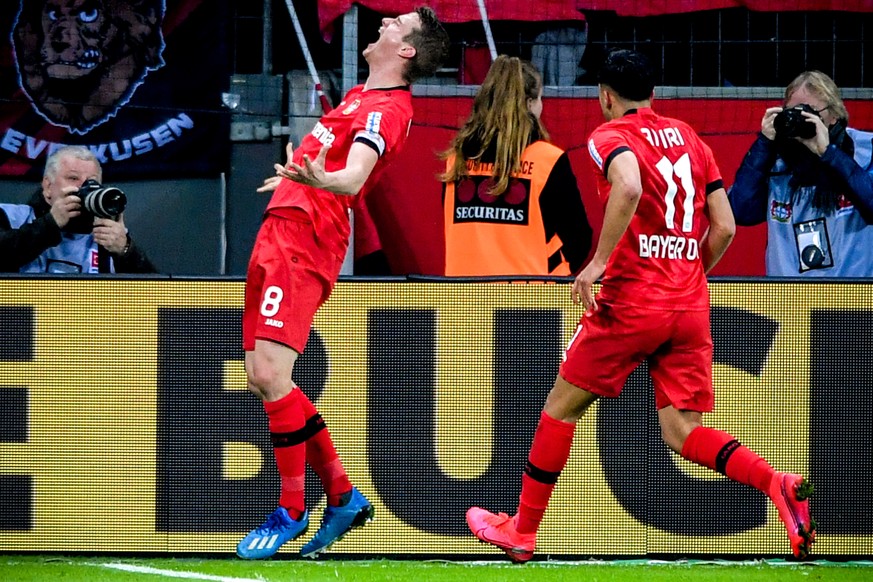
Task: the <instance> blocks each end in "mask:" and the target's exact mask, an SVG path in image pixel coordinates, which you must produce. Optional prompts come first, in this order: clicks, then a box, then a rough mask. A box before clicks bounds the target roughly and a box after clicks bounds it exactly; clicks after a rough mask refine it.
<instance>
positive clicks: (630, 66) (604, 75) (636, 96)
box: [597, 49, 655, 101]
mask: <svg viewBox="0 0 873 582" xmlns="http://www.w3.org/2000/svg"><path fill="white" fill-rule="evenodd" d="M597 82H598V83H599V84H601V85H606V86H608V87H610V88H611V89H612V90H613V91H615V92H616V93H618V94H619V96H621V97H623V98H624V99H627V100H629V101H645V100H646V99H649V98H650V97H651V96H652V91H653V90H654V89H655V71H654V69H653V67H652V64H651V62H650V61H649V58H648V57H647V56H646V55H644V54H642V53H638V52H636V51H632V50H627V49H616V50H613V51H610V52H609V54H607V55H606V59H605V60H604V61H603V65H601V67H600V70H599V71H598V73H597Z"/></svg>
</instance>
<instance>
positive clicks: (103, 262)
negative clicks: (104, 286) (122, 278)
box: [97, 245, 112, 273]
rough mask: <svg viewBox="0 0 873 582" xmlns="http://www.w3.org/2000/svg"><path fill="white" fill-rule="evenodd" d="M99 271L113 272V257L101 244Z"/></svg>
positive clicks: (98, 257)
mask: <svg viewBox="0 0 873 582" xmlns="http://www.w3.org/2000/svg"><path fill="white" fill-rule="evenodd" d="M97 272H98V273H111V272H112V257H111V256H110V255H109V251H108V250H106V248H105V247H103V246H101V245H98V246H97Z"/></svg>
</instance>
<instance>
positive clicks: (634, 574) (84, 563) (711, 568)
mask: <svg viewBox="0 0 873 582" xmlns="http://www.w3.org/2000/svg"><path fill="white" fill-rule="evenodd" d="M0 580H3V581H4V582H42V581H48V580H63V581H66V582H79V581H82V582H85V581H87V582H102V581H112V582H116V581H119V582H137V581H138V582H150V581H155V582H157V581H161V580H163V581H168V582H171V581H174V580H194V581H196V580H207V581H214V582H273V581H275V582H279V581H281V582H296V581H306V582H318V581H328V580H330V581H337V580H360V581H367V582H381V581H383V580H385V581H387V580H391V581H400V580H411V581H414V582H425V581H431V580H435V581H449V580H460V581H465V582H491V581H496V582H502V581H507V582H509V581H516V580H517V581H525V582H539V581H541V580H543V581H545V580H585V581H586V582H637V581H647V582H648V581H653V582H660V581H668V580H679V581H681V582H697V581H704V582H722V581H723V582H728V581H731V582H733V581H736V580H742V581H744V582H757V581H761V582H764V581H766V582H780V581H782V580H786V581H787V580H804V581H809V582H812V581H830V580H833V581H835V582H836V581H838V582H853V581H856V580H857V581H859V582H860V581H869V580H873V562H847V563H842V562H826V561H811V562H806V563H802V564H799V563H794V562H786V561H781V560H768V561H760V562H759V561H747V562H727V561H714V562H709V561H689V562H681V561H680V562H657V561H645V560H634V561H628V562H600V561H587V562H549V561H539V562H530V563H528V564H525V565H514V564H510V563H508V562H500V561H495V562H481V561H480V562H450V561H443V560H434V561H411V560H409V561H407V560H337V559H328V560H323V561H303V560H296V559H295V560H271V561H264V562H245V561H242V560H238V559H235V558H227V559H220V558H214V559H199V558H178V559H174V558H153V559H147V558H125V557H107V556H67V555H55V554H48V555H42V554H41V555H0Z"/></svg>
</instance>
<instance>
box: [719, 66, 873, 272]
mask: <svg viewBox="0 0 873 582" xmlns="http://www.w3.org/2000/svg"><path fill="white" fill-rule="evenodd" d="M848 121H849V113H848V112H847V111H846V107H845V105H844V104H843V101H842V99H841V98H840V91H839V89H838V88H837V86H836V85H835V84H834V82H833V80H831V78H830V77H828V76H827V75H825V74H824V73H821V72H819V71H806V72H804V73H801V74H800V75H799V76H798V77H797V78H796V79H794V80H793V81H792V82H791V84H790V85H788V87H787V88H786V90H785V101H784V103H783V106H782V107H770V108H768V109H767V110H766V111H765V112H764V118H763V119H762V120H761V133H760V134H758V139H757V140H755V143H753V144H752V147H751V149H749V151H748V153H747V154H746V157H745V159H743V163H742V164H741V165H740V168H739V169H738V170H737V174H736V178H735V180H734V185H733V186H732V187H731V190H730V202H731V207H732V208H733V211H734V214H735V216H736V219H737V224H740V225H744V226H750V225H755V224H760V223H762V222H764V221H765V220H766V221H767V255H766V262H767V274H768V275H773V276H782V277H785V276H799V275H802V276H809V277H873V255H871V254H870V249H873V227H871V225H873V166H871V163H870V161H871V152H873V134H871V133H867V132H863V131H858V130H856V129H852V128H850V127H847V124H848Z"/></svg>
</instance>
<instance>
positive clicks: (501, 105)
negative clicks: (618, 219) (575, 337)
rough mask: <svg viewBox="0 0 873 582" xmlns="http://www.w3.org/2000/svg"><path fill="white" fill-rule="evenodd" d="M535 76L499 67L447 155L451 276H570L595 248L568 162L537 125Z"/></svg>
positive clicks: (513, 66)
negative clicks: (592, 245)
mask: <svg viewBox="0 0 873 582" xmlns="http://www.w3.org/2000/svg"><path fill="white" fill-rule="evenodd" d="M542 97H543V83H542V77H541V76H540V74H539V72H538V71H537V70H536V69H535V68H534V67H533V65H531V64H530V63H528V62H525V61H522V60H520V59H518V58H516V57H509V56H506V55H501V56H499V57H497V59H496V60H495V61H494V63H493V64H492V65H491V68H490V69H489V71H488V75H487V76H486V77H485V81H484V82H483V83H482V86H481V87H480V88H479V92H478V93H477V94H476V97H475V98H474V99H473V112H472V113H471V114H470V117H469V119H467V121H466V123H464V126H463V127H462V128H461V129H460V131H459V132H458V134H457V135H456V136H455V138H454V139H453V140H452V144H451V146H450V147H449V150H448V151H447V152H446V153H445V154H444V157H445V158H446V171H445V173H444V174H443V175H442V180H443V181H444V182H445V189H444V192H443V214H444V217H445V222H444V224H445V240H446V269H445V274H446V275H449V276H483V275H498V276H499V275H532V276H537V275H540V276H541V275H570V274H571V273H576V272H578V271H579V269H581V268H582V263H583V262H584V261H585V258H586V257H587V256H588V251H589V250H590V248H591V226H590V225H589V224H588V217H587V216H586V214H585V208H584V207H583V205H582V196H581V194H580V193H579V186H578V184H577V181H576V176H575V175H574V174H573V169H572V168H571V167H570V160H569V158H568V156H567V153H566V152H564V151H563V150H561V149H560V148H558V147H556V146H554V145H552V144H550V143H549V142H548V139H549V136H548V133H547V132H546V130H545V128H544V127H543V125H542V123H541V121H540V114H541V113H542V110H543V101H542Z"/></svg>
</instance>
